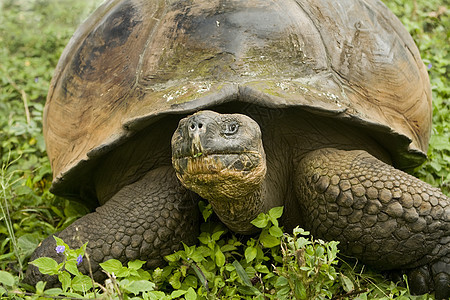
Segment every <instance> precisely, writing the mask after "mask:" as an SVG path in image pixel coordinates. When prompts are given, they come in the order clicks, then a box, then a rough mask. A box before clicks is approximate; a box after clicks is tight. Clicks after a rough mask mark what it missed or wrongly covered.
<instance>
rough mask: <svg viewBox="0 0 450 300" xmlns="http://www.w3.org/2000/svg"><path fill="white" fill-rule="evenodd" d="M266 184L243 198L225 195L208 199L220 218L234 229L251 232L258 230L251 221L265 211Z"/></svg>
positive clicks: (262, 184) (235, 230) (238, 231)
mask: <svg viewBox="0 0 450 300" xmlns="http://www.w3.org/2000/svg"><path fill="white" fill-rule="evenodd" d="M264 187H265V184H264V182H263V183H261V185H260V187H259V188H257V189H256V190H255V191H254V192H251V193H249V194H247V195H245V196H243V197H241V198H227V197H225V196H223V195H222V196H220V197H211V198H210V199H207V200H208V201H209V202H210V203H211V206H212V208H213V209H214V212H215V213H216V214H217V216H218V217H219V218H220V220H221V221H222V222H223V223H224V224H225V225H226V226H227V227H228V228H230V229H231V230H232V231H234V232H237V233H241V234H251V233H255V232H257V231H258V228H256V227H254V226H253V225H252V224H251V223H250V222H251V221H253V220H254V219H255V218H256V217H257V216H258V215H259V214H260V213H261V212H264V211H265V209H264V202H263V195H264V194H265V193H264V191H265V188H264Z"/></svg>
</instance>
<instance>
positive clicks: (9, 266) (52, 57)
mask: <svg viewBox="0 0 450 300" xmlns="http://www.w3.org/2000/svg"><path fill="white" fill-rule="evenodd" d="M97 3H98V1H97ZM385 3H386V4H387V5H388V6H389V8H390V9H391V10H393V11H394V13H395V14H396V15H397V16H398V17H399V18H400V20H401V21H402V23H403V24H404V25H405V26H406V27H407V29H408V30H409V32H410V33H411V34H412V36H413V38H414V39H415V41H416V43H417V44H418V46H419V49H420V51H421V55H422V58H423V61H424V63H425V64H426V65H427V66H429V67H430V68H429V74H430V80H431V85H432V92H433V131H432V138H431V141H430V148H429V152H428V155H429V160H428V161H427V162H426V163H425V164H424V165H423V166H421V167H419V168H417V169H416V170H415V171H414V174H415V175H416V176H418V177H419V178H421V179H423V180H425V181H427V182H429V183H430V184H432V185H434V186H437V187H440V188H441V189H442V190H443V191H444V192H445V193H446V194H447V195H449V194H450V174H449V171H448V170H450V130H449V124H450V101H449V98H450V97H449V96H450V82H449V78H448V74H450V55H449V49H450V46H449V45H450V32H449V30H448V28H450V19H449V11H448V10H450V8H448V7H447V11H446V10H445V9H444V8H445V6H444V4H443V2H442V1H437V0H417V1H410V0H390V1H385ZM94 6H95V4H93V2H92V1H89V0H79V1H72V0H64V1H63V0H48V1H43V0H39V1H32V0H18V1H13V0H3V1H2V2H0V143H1V144H0V157H1V169H0V170H1V171H0V204H1V214H0V270H2V271H0V283H2V284H0V293H1V292H2V285H3V288H4V289H7V290H9V291H10V294H9V295H10V297H11V298H14V297H16V296H14V295H15V294H14V293H12V294H11V292H12V291H15V292H17V293H23V292H25V289H24V287H23V286H22V285H21V284H20V279H21V278H22V276H23V271H24V270H25V268H26V265H27V261H28V258H29V256H30V254H31V252H32V251H33V250H34V249H35V248H36V246H37V244H38V243H39V242H40V241H41V240H42V239H43V238H45V237H46V236H48V235H50V234H52V233H54V232H56V231H58V230H61V229H62V228H64V227H65V226H67V225H68V224H70V223H71V222H73V221H74V220H75V219H76V218H78V217H80V216H82V215H83V214H85V213H86V211H87V210H86V209H84V208H80V206H79V205H75V204H74V203H73V202H71V201H68V200H65V199H62V198H59V197H55V196H54V195H52V194H51V193H49V191H48V189H49V187H50V182H51V169H50V165H49V161H48V158H47V156H46V153H45V144H44V139H43V133H42V111H43V106H44V103H45V98H46V93H47V90H48V87H49V82H50V79H51V76H52V74H53V69H54V67H55V66H56V63H57V60H58V58H59V56H60V54H61V52H62V50H63V48H64V46H65V45H66V44H67V42H68V39H69V38H70V36H71V35H72V33H73V32H74V30H75V28H76V27H77V26H78V24H79V23H80V22H81V21H82V20H83V19H84V18H85V17H86V16H87V14H88V13H89V12H90V11H92V10H93V9H94ZM270 224H271V223H268V224H266V225H267V226H269V227H270V226H272V225H273V224H272V225H270ZM208 226H209V227H207V228H204V231H203V233H202V234H203V237H205V236H207V235H209V237H212V236H214V235H215V237H219V238H218V239H216V240H214V239H213V242H211V243H212V244H208V242H205V243H201V245H199V246H198V247H197V248H195V249H194V248H187V249H185V250H184V254H183V253H180V254H179V255H178V256H173V257H171V258H170V259H171V260H170V263H169V266H168V267H167V268H165V269H160V270H156V271H154V272H150V273H149V276H150V277H149V278H151V279H152V280H153V282H155V283H156V284H157V285H158V287H159V288H161V289H163V290H164V291H166V292H165V294H164V295H165V297H169V296H168V295H172V294H173V293H175V294H173V295H178V296H184V297H185V298H186V299H187V298H188V297H191V296H192V290H195V291H196V292H198V293H199V295H201V294H202V291H199V290H200V287H202V286H203V287H204V284H205V282H209V288H210V289H211V290H214V288H216V289H217V290H216V292H219V290H220V286H222V290H221V291H222V292H223V293H224V294H222V295H225V292H227V293H233V290H232V288H231V286H237V287H240V290H238V291H237V292H236V293H240V295H242V297H245V296H248V297H257V296H258V295H260V292H261V290H264V289H262V288H261V285H264V286H265V288H268V289H269V290H270V289H273V290H276V291H277V292H275V295H277V293H278V292H279V291H281V290H283V289H284V291H286V289H287V287H288V286H289V285H290V284H291V283H292V282H296V281H295V280H310V279H308V278H307V277H304V278H303V279H299V278H297V277H295V276H297V275H295V274H300V273H299V272H294V271H295V270H296V269H295V268H296V266H298V264H297V265H296V264H294V265H293V264H292V261H293V259H296V257H295V253H297V252H295V253H294V252H289V251H288V248H289V247H291V246H292V245H291V244H290V243H293V241H292V240H288V238H287V237H285V238H281V237H275V238H278V239H279V241H280V242H281V243H282V244H283V243H284V244H283V245H285V246H286V247H285V249H284V250H283V249H280V247H278V246H277V245H276V246H274V247H262V246H261V245H259V244H258V241H260V239H261V237H259V238H257V239H258V240H254V239H250V240H242V239H241V238H238V237H235V236H233V235H232V234H230V233H225V231H226V229H224V228H223V227H220V224H217V223H209V225H208ZM269 227H267V230H269V229H268V228H269ZM220 231H224V232H223V233H221V234H217V232H220ZM272 232H275V231H274V230H272ZM268 236H269V237H270V235H268ZM266 238H267V236H266ZM200 241H201V238H200ZM205 241H206V240H205ZM309 242H310V243H313V245H314V247H316V248H314V249H318V248H321V247H322V248H324V249H322V250H314V251H325V250H326V249H328V248H327V247H331V246H330V245H329V244H327V245H328V246H327V245H321V244H320V242H318V241H309ZM226 245H232V246H226ZM289 245H291V246H289ZM202 246H203V247H204V248H201V247H202ZM225 246H226V247H225ZM288 246H289V247H288ZM217 247H219V248H217ZM232 247H234V248H235V249H234V248H233V250H230V249H231V248H232ZM275 248H276V249H278V250H275ZM199 249H200V250H199ZM208 249H209V250H208ZM217 249H220V252H219V251H217ZM289 249H291V250H292V249H293V248H292V247H291V248H289ZM329 249H330V251H331V252H330V253H332V252H333V251H332V249H331V248H329ZM297 250H298V249H297ZM283 251H284V252H283ZM311 251H313V250H311ZM186 253H188V254H190V255H194V254H195V255H196V257H198V259H199V262H196V263H194V264H193V263H192V262H191V263H189V264H188V263H187V260H186V259H184V258H183V257H184V256H185V255H187V254H186ZM220 253H222V254H220ZM293 253H294V254H293ZM183 255H184V256H183ZM222 255H224V257H222ZM304 255H308V253H304ZM319 256H320V255H319ZM202 257H203V258H205V261H206V262H205V261H203V260H201V258H202ZM305 257H306V256H305ZM223 258H226V261H223V260H222V259H223ZM232 259H234V260H232ZM272 260H273V262H274V263H275V264H276V265H277V269H272V266H271V264H270V263H267V261H272ZM233 261H237V262H238V263H234V264H233ZM137 265H139V264H137ZM115 267H116V268H118V267H117V266H115ZM110 268H111V267H110ZM124 268H128V269H127V270H128V273H126V272H125V271H124V272H125V273H123V274H125V275H127V276H124V277H121V278H119V279H118V280H117V281H115V284H117V286H120V287H122V288H123V292H124V293H125V295H130V297H131V296H132V295H133V291H137V289H138V287H136V285H137V284H135V283H133V285H132V282H131V283H130V280H131V279H130V278H132V277H131V276H132V273H133V272H134V271H133V270H135V271H136V272H137V270H140V268H139V267H136V265H132V266H128V267H124ZM133 268H134V269H133ZM266 268H267V270H269V272H267V270H266ZM336 268H337V269H336V270H335V272H336V274H335V277H333V278H334V281H333V282H328V283H327V284H328V285H327V284H325V285H326V287H327V288H329V290H330V291H333V293H335V294H334V295H336V293H337V294H345V293H346V292H349V293H351V292H352V291H353V292H354V294H353V297H356V296H357V295H359V299H366V298H367V299H371V298H379V299H393V298H398V299H401V298H402V297H407V298H409V296H408V293H407V291H406V290H405V289H402V288H400V287H398V286H397V285H396V284H394V283H391V282H388V281H385V280H384V279H383V278H382V277H381V276H379V275H378V274H375V273H372V272H370V271H368V270H366V269H365V268H364V267H363V266H360V265H357V266H354V265H348V264H346V263H342V262H341V263H340V264H339V266H336ZM110 270H116V269H114V268H113V269H110ZM121 270H124V269H121ZM242 270H244V271H242ZM293 270H294V271H293ZM116 271H117V270H116ZM141 271H142V270H141ZM141 271H139V272H141ZM253 271H254V272H253ZM233 272H234V273H233ZM252 272H253V273H252ZM6 274H8V275H6ZM133 274H134V273H133ZM246 274H247V275H246ZM248 274H253V275H254V274H258V276H259V277H258V276H256V277H253V275H252V276H250V275H248ZM323 274H324V276H325V275H326V276H328V275H330V276H332V275H333V274H334V273H332V272H331V269H329V270H328V271H326V272H325V273H323ZM141 275H142V276H144V277H143V278H147V277H146V276H147V275H145V274H144V273H141ZM233 276H234V277H233ZM299 276H300V275H299ZM302 276H303V275H302ZM333 276H334V275H333ZM282 277H283V278H284V279H280V278H282ZM135 279H136V278H134V279H133V280H135ZM124 280H129V281H128V282H125V283H124V282H123V281H124ZM133 280H132V281H133ZM248 280H252V282H253V280H254V281H256V284H255V285H254V286H255V287H257V288H256V289H257V290H256V291H255V289H253V288H252V287H253V285H252V286H250V285H249V284H248ZM135 281H136V282H137V280H135ZM121 282H122V284H123V285H122V286H121V285H120V283H121ZM133 282H134V281H133ZM194 283H195V284H194ZM111 284H112V285H111V286H108V285H105V286H104V290H102V289H101V290H99V291H98V292H97V293H99V294H102V295H109V296H111V297H115V296H117V294H115V293H116V292H114V291H115V286H114V281H113V282H112V283H111ZM127 284H128V285H127ZM141 284H142V286H139V288H149V285H148V284H144V283H141ZM226 287H228V288H226ZM190 288H192V290H191V289H190ZM365 289H369V290H368V291H366V290H365ZM41 290H42V286H38V287H37V293H39V292H40V291H41ZM176 290H178V291H181V292H175V291H176ZM127 291H128V292H127ZM183 291H184V294H183ZM358 291H359V292H360V293H357V292H358ZM297 292H298V293H301V292H302V291H297ZM127 293H128V294H127ZM252 293H253V294H252ZM203 295H206V296H208V292H205V290H203ZM159 296H162V295H161V294H159ZM278 296H279V297H282V296H283V294H282V293H280V294H279V295H278ZM17 297H24V294H20V296H17ZM149 297H150V296H149ZM230 297H231V296H230ZM425 298H426V296H425ZM403 299H405V298H403Z"/></svg>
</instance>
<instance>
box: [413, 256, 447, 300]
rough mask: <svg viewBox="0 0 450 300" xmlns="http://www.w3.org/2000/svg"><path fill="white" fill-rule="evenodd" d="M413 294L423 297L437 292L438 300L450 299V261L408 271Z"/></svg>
mask: <svg viewBox="0 0 450 300" xmlns="http://www.w3.org/2000/svg"><path fill="white" fill-rule="evenodd" d="M407 275H408V284H409V288H410V291H411V293H412V294H414V295H421V294H425V293H427V292H428V291H432V290H434V291H435V298H436V300H441V299H449V298H450V263H449V260H448V259H444V260H440V261H437V262H434V263H432V264H430V265H425V266H421V267H418V268H415V269H411V270H408V271H407Z"/></svg>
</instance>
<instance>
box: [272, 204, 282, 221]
mask: <svg viewBox="0 0 450 300" xmlns="http://www.w3.org/2000/svg"><path fill="white" fill-rule="evenodd" d="M282 215H283V206H279V207H274V208H272V209H270V210H269V216H270V217H271V218H274V219H278V218H280V217H281V216H282Z"/></svg>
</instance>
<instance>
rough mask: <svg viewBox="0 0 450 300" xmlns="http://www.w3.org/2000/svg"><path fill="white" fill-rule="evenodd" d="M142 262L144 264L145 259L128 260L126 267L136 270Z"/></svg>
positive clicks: (140, 266)
mask: <svg viewBox="0 0 450 300" xmlns="http://www.w3.org/2000/svg"><path fill="white" fill-rule="evenodd" d="M144 264H145V261H142V260H139V259H137V260H133V261H129V262H128V268H130V269H132V270H138V269H140V268H142V266H143V265H144Z"/></svg>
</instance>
